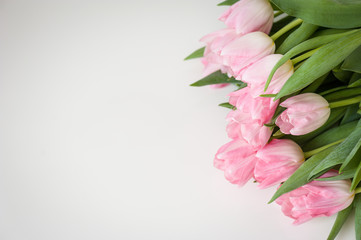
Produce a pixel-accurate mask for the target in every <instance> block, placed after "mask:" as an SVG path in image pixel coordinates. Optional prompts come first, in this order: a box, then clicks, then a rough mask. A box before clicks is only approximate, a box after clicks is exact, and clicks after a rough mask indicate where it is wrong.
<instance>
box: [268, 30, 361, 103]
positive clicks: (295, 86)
mask: <svg viewBox="0 0 361 240" xmlns="http://www.w3.org/2000/svg"><path fill="white" fill-rule="evenodd" d="M360 45H361V30H358V31H356V32H355V33H353V34H350V35H348V36H344V37H342V38H339V39H337V40H335V41H333V42H330V43H328V44H326V45H324V46H322V47H321V48H320V49H319V50H318V51H316V52H315V53H314V54H313V55H312V56H311V57H310V58H309V59H307V60H306V61H305V62H304V63H303V64H302V66H301V67H300V68H299V69H297V71H295V73H294V74H293V75H292V76H291V77H290V78H289V79H288V80H287V82H286V83H285V84H284V85H283V87H282V89H281V90H280V92H279V93H278V94H277V96H276V97H275V99H280V98H281V97H283V96H286V95H289V94H291V93H293V92H296V91H298V90H300V89H302V88H304V87H306V86H307V85H309V84H311V83H312V82H313V81H315V80H316V79H317V78H319V77H321V76H322V75H324V74H326V73H327V72H329V71H330V70H332V69H333V68H335V67H336V66H337V65H338V64H340V63H341V62H342V61H343V60H344V59H345V58H346V57H347V56H348V55H349V54H350V53H351V52H352V51H353V50H355V49H356V48H357V47H358V46H360Z"/></svg>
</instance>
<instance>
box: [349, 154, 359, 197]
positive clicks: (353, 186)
mask: <svg viewBox="0 0 361 240" xmlns="http://www.w3.org/2000/svg"><path fill="white" fill-rule="evenodd" d="M357 157H361V151H358V152H357ZM357 160H359V159H357ZM360 181H361V162H359V165H358V167H357V169H356V172H355V175H354V177H353V179H352V183H351V189H350V191H353V190H355V189H356V187H357V185H358V184H359V183H360Z"/></svg>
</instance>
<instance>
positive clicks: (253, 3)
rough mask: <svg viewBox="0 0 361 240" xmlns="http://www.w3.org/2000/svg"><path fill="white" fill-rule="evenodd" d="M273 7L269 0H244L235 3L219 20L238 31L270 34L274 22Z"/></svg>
mask: <svg viewBox="0 0 361 240" xmlns="http://www.w3.org/2000/svg"><path fill="white" fill-rule="evenodd" d="M273 15H274V14H273V9H272V6H271V4H270V3H269V1H268V0H242V1H239V2H237V3H235V4H233V5H232V6H231V7H230V8H229V9H228V10H227V11H226V12H224V13H223V15H222V16H221V17H220V18H219V20H221V21H223V22H224V23H225V24H226V25H227V26H228V27H229V28H234V29H236V31H237V33H242V34H247V33H250V32H256V31H260V32H264V33H266V34H268V33H269V32H270V30H271V28H272V23H273Z"/></svg>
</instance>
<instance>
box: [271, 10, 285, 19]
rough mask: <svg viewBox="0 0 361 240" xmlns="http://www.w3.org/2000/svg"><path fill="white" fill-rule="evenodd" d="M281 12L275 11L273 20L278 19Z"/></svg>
mask: <svg viewBox="0 0 361 240" xmlns="http://www.w3.org/2000/svg"><path fill="white" fill-rule="evenodd" d="M282 13H283V12H282V11H276V12H275V13H274V16H273V17H274V18H275V17H278V16H279V15H281V14H282Z"/></svg>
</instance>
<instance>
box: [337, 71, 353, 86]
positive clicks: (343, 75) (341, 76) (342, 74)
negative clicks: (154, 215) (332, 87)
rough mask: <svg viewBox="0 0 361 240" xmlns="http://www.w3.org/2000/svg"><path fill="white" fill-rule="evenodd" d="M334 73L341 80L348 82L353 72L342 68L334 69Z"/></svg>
mask: <svg viewBox="0 0 361 240" xmlns="http://www.w3.org/2000/svg"><path fill="white" fill-rule="evenodd" d="M332 73H333V75H334V76H335V77H336V78H337V79H338V80H340V81H341V82H344V83H348V81H349V80H350V78H351V76H352V72H350V71H345V70H341V69H332Z"/></svg>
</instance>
